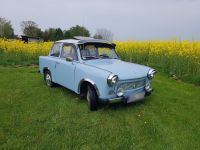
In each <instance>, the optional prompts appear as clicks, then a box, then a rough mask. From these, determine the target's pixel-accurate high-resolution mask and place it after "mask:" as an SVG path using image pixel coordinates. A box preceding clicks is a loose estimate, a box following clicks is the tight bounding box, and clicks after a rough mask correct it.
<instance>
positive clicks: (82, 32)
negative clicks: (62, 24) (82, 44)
mask: <svg viewBox="0 0 200 150" xmlns="http://www.w3.org/2000/svg"><path fill="white" fill-rule="evenodd" d="M68 31H69V33H70V38H73V37H74V36H86V37H89V36H90V32H89V31H88V30H87V29H86V28H85V27H83V26H79V25H76V26H75V27H71V28H70V29H69V30H68Z"/></svg>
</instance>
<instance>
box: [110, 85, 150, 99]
mask: <svg viewBox="0 0 200 150" xmlns="http://www.w3.org/2000/svg"><path fill="white" fill-rule="evenodd" d="M152 91H153V89H152V88H150V89H145V90H144V91H142V92H138V93H134V94H132V95H128V96H121V97H116V98H111V99H108V102H109V103H117V102H124V103H132V102H136V101H141V100H143V99H144V97H145V96H149V95H150V94H151V93H152Z"/></svg>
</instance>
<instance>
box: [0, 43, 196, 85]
mask: <svg viewBox="0 0 200 150" xmlns="http://www.w3.org/2000/svg"><path fill="white" fill-rule="evenodd" d="M52 43H53V42H41V43H28V44H27V43H23V42H22V41H19V40H6V39H0V64H10V63H11V64H21V62H26V63H25V64H28V63H36V64H38V56H40V55H47V54H48V53H49V50H50V48H51V46H52ZM115 43H116V44H117V46H116V50H117V52H118V54H119V56H120V57H121V58H122V59H123V60H126V61H132V62H136V63H141V64H145V65H149V66H152V67H155V68H157V69H158V70H159V71H162V72H166V73H168V74H171V75H176V76H177V77H179V78H181V79H185V80H189V81H192V82H194V81H195V82H198V84H200V41H178V40H166V41H125V42H120V41H116V42H115ZM193 80H194V81H193Z"/></svg>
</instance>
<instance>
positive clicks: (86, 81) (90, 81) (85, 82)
mask: <svg viewBox="0 0 200 150" xmlns="http://www.w3.org/2000/svg"><path fill="white" fill-rule="evenodd" d="M86 84H90V85H92V86H93V88H94V89H95V91H96V94H97V96H98V97H99V96H100V93H99V89H98V87H97V85H96V83H95V82H94V81H92V80H90V79H87V78H84V79H82V80H81V81H80V82H79V84H78V93H79V94H81V90H82V88H83V86H85V85H86Z"/></svg>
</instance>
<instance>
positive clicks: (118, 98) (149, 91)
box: [108, 88, 153, 103]
mask: <svg viewBox="0 0 200 150" xmlns="http://www.w3.org/2000/svg"><path fill="white" fill-rule="evenodd" d="M152 91H153V89H152V88H150V89H148V90H145V96H149V95H150V94H151V92H152ZM108 102H109V103H118V102H125V103H126V102H127V99H126V98H125V97H124V96H122V97H116V98H111V99H108Z"/></svg>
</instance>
